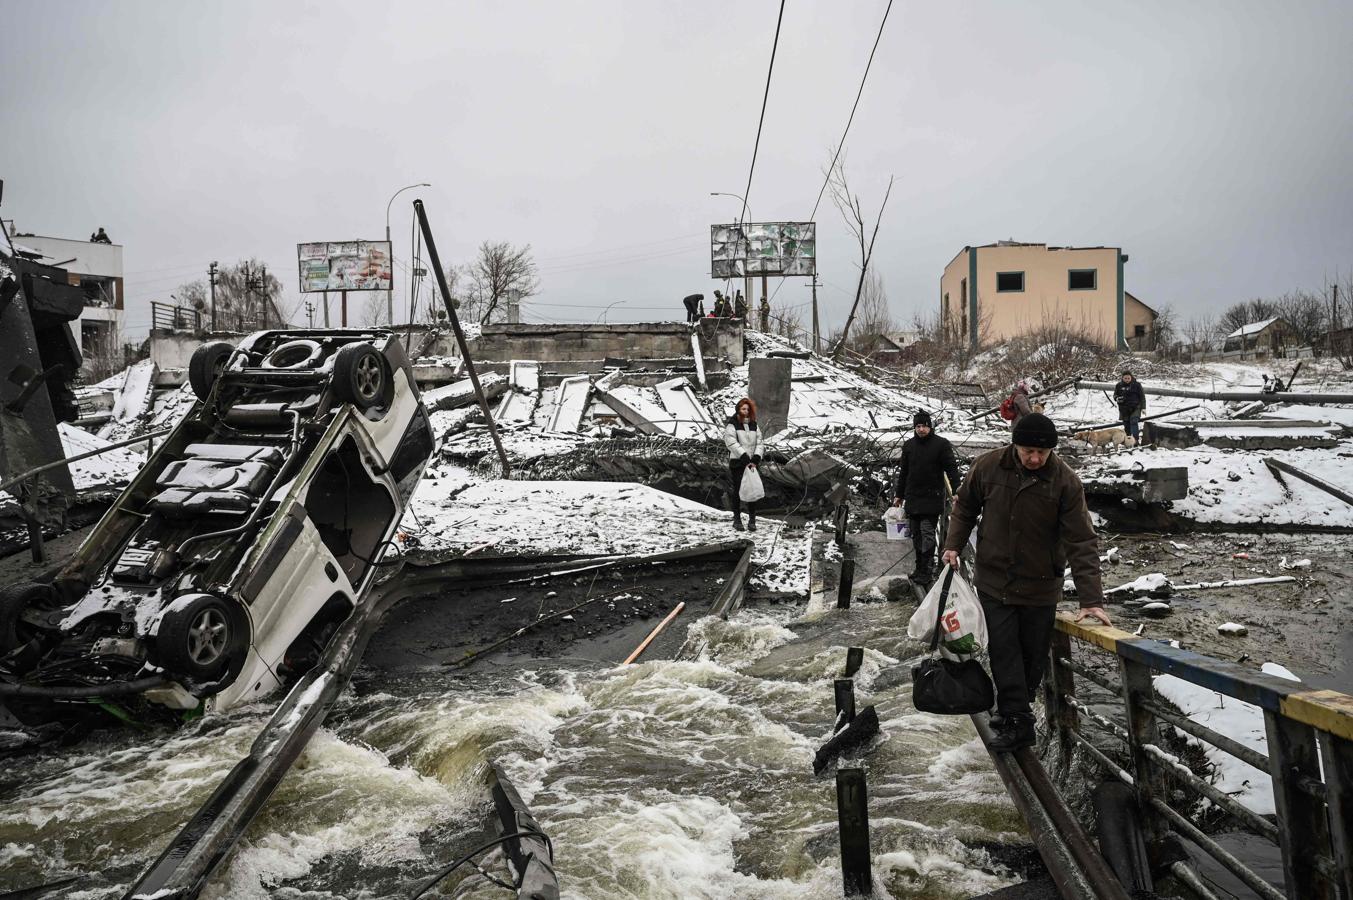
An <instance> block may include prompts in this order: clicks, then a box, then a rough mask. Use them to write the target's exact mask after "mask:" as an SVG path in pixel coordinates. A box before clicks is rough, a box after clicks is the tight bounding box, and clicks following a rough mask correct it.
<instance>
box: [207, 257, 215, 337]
mask: <svg viewBox="0 0 1353 900" xmlns="http://www.w3.org/2000/svg"><path fill="white" fill-rule="evenodd" d="M216 265H217V264H216V260H212V262H211V265H210V266H208V267H207V282H208V283H209V284H210V285H211V330H212V331H215V330H216Z"/></svg>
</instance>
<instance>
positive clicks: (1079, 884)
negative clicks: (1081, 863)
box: [972, 714, 1099, 900]
mask: <svg viewBox="0 0 1353 900" xmlns="http://www.w3.org/2000/svg"><path fill="white" fill-rule="evenodd" d="M972 722H973V726H974V727H975V728H976V729H977V733H978V735H979V736H981V738H982V742H983V743H984V744H986V743H988V742H989V741H991V739H992V737H993V735H992V732H991V726H990V725H988V724H987V722H986V717H985V716H983V715H980V714H979V715H975V716H973V717H972ZM991 762H992V765H994V766H995V768H996V772H997V774H999V775H1000V776H1001V781H1002V782H1004V783H1005V788H1006V792H1007V793H1008V794H1009V795H1010V799H1011V800H1012V801H1013V802H1014V804H1015V808H1016V809H1017V810H1019V813H1020V815H1021V816H1022V817H1023V819H1024V821H1025V822H1026V823H1027V824H1028V826H1029V836H1030V837H1031V838H1032V839H1033V843H1034V847H1035V848H1036V849H1037V850H1038V855H1039V856H1041V857H1042V858H1043V862H1044V864H1045V865H1046V866H1047V867H1048V874H1049V875H1051V876H1052V880H1053V881H1054V882H1055V883H1056V885H1057V891H1058V894H1059V896H1061V897H1063V898H1071V900H1082V898H1084V900H1094V898H1096V897H1098V896H1099V895H1098V894H1096V893H1095V889H1094V887H1093V886H1092V885H1091V884H1090V882H1089V880H1088V879H1087V878H1086V877H1085V874H1084V873H1083V872H1081V870H1080V868H1079V867H1078V866H1077V865H1076V862H1075V857H1074V856H1073V855H1072V853H1071V849H1070V848H1069V847H1067V845H1066V842H1065V841H1064V840H1063V838H1062V834H1061V832H1060V831H1059V830H1058V829H1057V827H1056V825H1055V824H1054V823H1053V821H1052V817H1051V816H1050V815H1048V812H1047V810H1046V809H1044V808H1043V806H1042V804H1041V803H1039V802H1038V798H1037V797H1035V796H1034V791H1033V788H1032V787H1031V786H1030V785H1029V780H1028V777H1027V776H1026V775H1025V774H1024V771H1023V770H1022V769H1021V768H1020V767H1019V766H1018V765H1017V764H1015V762H1014V760H1013V759H1012V758H1011V756H1010V754H1008V753H992V754H991Z"/></svg>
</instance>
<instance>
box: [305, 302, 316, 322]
mask: <svg viewBox="0 0 1353 900" xmlns="http://www.w3.org/2000/svg"><path fill="white" fill-rule="evenodd" d="M305 327H306V328H314V327H315V304H314V303H311V302H310V301H309V300H307V301H305Z"/></svg>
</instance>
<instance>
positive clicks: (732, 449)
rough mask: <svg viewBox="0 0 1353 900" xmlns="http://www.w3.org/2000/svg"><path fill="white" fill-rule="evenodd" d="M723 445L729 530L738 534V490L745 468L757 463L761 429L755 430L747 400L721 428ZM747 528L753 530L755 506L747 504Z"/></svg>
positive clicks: (752, 410) (753, 408)
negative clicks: (730, 495)
mask: <svg viewBox="0 0 1353 900" xmlns="http://www.w3.org/2000/svg"><path fill="white" fill-rule="evenodd" d="M723 442H724V446H725V447H727V448H728V474H729V475H730V477H731V478H732V480H733V527H734V528H736V529H737V530H738V531H742V501H741V500H740V499H739V498H738V488H739V487H741V486H742V474H743V472H745V471H746V470H747V467H748V466H753V467H755V466H758V465H760V464H761V453H762V449H763V447H762V443H761V429H759V428H757V427H756V403H755V402H753V401H752V398H751V397H743V398H742V399H741V400H739V401H738V405H737V411H736V412H735V413H734V414H733V415H731V416H729V417H728V421H727V422H726V423H725V424H724V427H723ZM747 527H748V528H749V529H751V530H752V531H756V504H755V503H748V504H747Z"/></svg>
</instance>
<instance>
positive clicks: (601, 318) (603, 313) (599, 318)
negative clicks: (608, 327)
mask: <svg viewBox="0 0 1353 900" xmlns="http://www.w3.org/2000/svg"><path fill="white" fill-rule="evenodd" d="M624 302H625V301H624V300H615V301H613V302H611V303H609V304H607V305H606V308H605V309H603V310H602V311H601V315H599V316H597V321H598V322H602V323H604V322H605V321H606V314H607V313H609V312H610V311H611V307H612V306H615V305H617V304H620V303H624Z"/></svg>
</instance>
